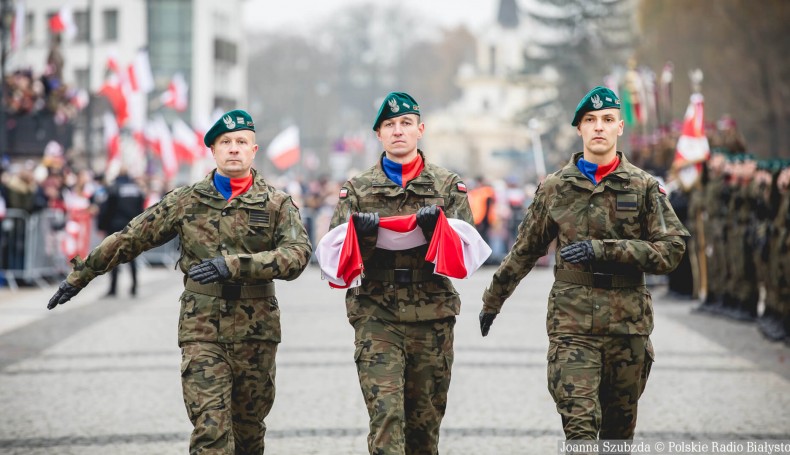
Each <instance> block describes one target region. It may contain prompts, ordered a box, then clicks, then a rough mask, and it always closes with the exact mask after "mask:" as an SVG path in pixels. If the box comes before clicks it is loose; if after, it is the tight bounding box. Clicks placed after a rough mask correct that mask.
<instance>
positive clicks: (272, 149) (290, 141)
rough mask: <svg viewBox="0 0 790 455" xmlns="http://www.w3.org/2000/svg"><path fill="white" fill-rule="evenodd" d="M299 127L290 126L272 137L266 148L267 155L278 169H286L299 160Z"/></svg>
mask: <svg viewBox="0 0 790 455" xmlns="http://www.w3.org/2000/svg"><path fill="white" fill-rule="evenodd" d="M300 154H301V151H300V148H299V128H298V127H296V126H289V127H288V128H286V129H284V130H282V131H281V132H280V134H278V135H277V136H275V137H274V139H272V142H271V143H270V144H269V147H268V148H267V149H266V156H268V157H269V159H270V160H272V163H273V164H274V166H275V167H276V168H277V169H280V170H284V169H288V168H289V167H291V166H293V165H294V164H296V163H298V162H299V156H300Z"/></svg>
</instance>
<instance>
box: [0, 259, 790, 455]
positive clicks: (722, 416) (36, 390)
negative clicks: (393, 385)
mask: <svg viewBox="0 0 790 455" xmlns="http://www.w3.org/2000/svg"><path fill="white" fill-rule="evenodd" d="M493 272H494V269H493V268H484V269H482V270H480V271H479V272H478V273H477V274H476V275H475V276H473V277H472V278H471V279H469V280H466V281H463V282H457V287H458V288H459V291H460V292H461V294H462V297H463V299H464V302H465V303H464V305H465V306H464V310H463V312H462V314H461V316H460V317H459V318H458V323H457V326H456V360H455V365H454V368H453V381H452V386H451V388H450V397H449V405H448V409H447V415H446V417H445V420H444V423H443V426H442V439H441V443H440V449H441V453H442V454H449V455H462V454H474V455H478V454H483V455H485V454H492V455H494V454H496V455H499V454H544V455H545V454H551V453H557V444H558V441H559V440H560V439H561V438H562V433H561V425H560V419H559V417H558V415H557V413H556V411H555V410H554V404H553V402H552V400H551V397H550V396H549V393H548V391H547V389H546V378H545V376H546V360H545V358H546V350H547V347H548V341H547V337H546V333H545V327H544V321H545V311H546V296H547V295H548V290H549V288H550V286H551V280H552V278H551V274H550V271H549V270H548V269H536V270H535V271H533V273H531V274H530V275H529V276H528V277H527V278H526V279H525V280H524V281H523V282H522V283H521V286H519V288H518V289H517V291H516V293H515V294H514V296H513V297H512V298H511V299H510V300H509V301H508V303H507V304H506V305H505V308H504V312H503V313H502V314H501V315H500V317H499V318H498V319H497V320H496V323H495V324H494V326H493V328H492V331H491V334H490V335H489V336H488V337H487V338H485V339H483V338H481V337H480V335H479V332H478V326H477V313H478V311H479V309H480V295H481V293H482V290H483V288H484V287H485V285H486V284H487V282H488V281H489V280H490V277H491V274H492V273H493ZM127 276H128V275H127V274H126V271H125V270H122V272H121V283H120V286H119V289H125V288H126V287H128V286H126V282H125V281H124V280H125V279H127ZM141 282H142V283H143V285H142V286H141V290H140V293H139V295H138V297H137V298H136V299H130V298H128V297H126V296H124V295H123V294H121V296H119V297H118V298H115V299H104V298H102V295H103V293H104V292H105V291H106V289H107V287H108V286H107V283H108V281H107V278H106V277H100V278H99V279H97V280H96V281H95V282H94V283H92V284H91V286H90V287H89V288H88V289H86V290H85V291H83V292H82V293H81V294H80V295H79V296H77V298H76V299H75V300H74V301H72V302H69V303H68V304H67V305H66V306H64V307H63V308H59V309H57V310H55V311H47V310H46V309H45V305H46V302H47V300H48V298H49V296H50V295H51V293H52V292H53V291H54V287H53V288H52V289H41V290H39V289H22V290H20V291H19V292H16V293H11V292H10V291H8V290H6V289H0V409H1V411H0V453H2V454H25V455H27V454H80V455H82V454H87V455H93V454H96V455H98V454H119V455H127V454H129V455H131V454H183V453H186V452H187V443H188V438H189V432H190V430H191V427H190V424H189V421H188V419H187V417H186V412H185V410H184V405H183V402H182V400H181V388H180V379H179V364H180V354H179V350H178V347H177V343H176V322H177V319H178V304H177V299H178V295H179V293H180V292H181V287H180V285H179V283H180V274H179V273H177V272H175V271H172V270H167V269H162V268H156V269H146V270H144V271H143V272H142V278H141ZM277 286H278V294H279V296H280V302H281V307H282V315H283V316H282V318H283V320H282V326H283V342H282V344H281V345H280V350H279V354H278V361H277V400H276V402H275V405H274V409H273V410H272V413H271V414H270V416H269V418H268V419H267V424H268V426H269V432H268V435H267V453H270V454H274V455H280V454H282V455H307V454H332V455H334V454H364V453H366V452H365V435H366V433H367V413H366V411H365V407H364V403H363V401H362V396H361V394H360V392H359V386H358V384H357V378H356V371H355V368H354V364H353V360H352V357H353V330H352V328H351V326H350V325H348V323H347V321H346V318H345V311H344V304H343V292H342V291H336V290H330V289H329V288H328V286H327V285H326V283H325V282H322V281H321V280H320V273H319V271H318V270H317V268H315V267H312V266H311V267H310V268H308V270H307V271H306V272H305V273H304V275H303V276H302V277H300V278H299V279H298V280H297V281H295V282H291V283H279V282H278V284H277ZM654 295H655V301H654V305H655V310H656V319H657V322H656V326H657V327H656V330H655V333H654V335H653V342H654V345H655V347H656V351H657V363H656V364H655V366H654V368H653V372H652V375H651V378H650V382H649V383H648V387H647V390H646V392H645V394H644V396H643V398H642V400H641V401H640V404H641V407H640V414H639V424H638V427H637V438H638V439H639V438H641V439H668V438H676V439H680V438H687V439H751V438H755V439H785V440H787V439H790V348H788V347H787V346H786V345H784V344H771V343H768V342H766V341H764V340H763V339H762V338H761V337H760V335H759V334H758V332H757V330H756V328H755V326H754V325H753V324H742V323H735V322H730V321H727V320H723V319H718V318H714V317H708V316H703V315H697V314H693V313H691V312H690V308H691V307H692V303H691V302H688V301H686V302H681V301H673V300H667V299H662V297H661V296H662V295H663V290H662V289H660V288H658V289H655V290H654Z"/></svg>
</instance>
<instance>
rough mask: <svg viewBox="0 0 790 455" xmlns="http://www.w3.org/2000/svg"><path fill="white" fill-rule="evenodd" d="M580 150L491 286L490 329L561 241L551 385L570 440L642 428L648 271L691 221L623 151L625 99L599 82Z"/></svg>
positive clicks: (584, 105)
mask: <svg viewBox="0 0 790 455" xmlns="http://www.w3.org/2000/svg"><path fill="white" fill-rule="evenodd" d="M571 124H572V125H573V126H575V127H576V129H577V133H578V135H579V136H581V138H582V142H583V151H582V152H579V153H576V154H574V155H573V157H571V159H570V161H569V162H568V164H566V165H565V167H563V168H562V169H561V170H559V171H558V172H555V173H554V174H551V175H549V176H548V177H547V178H546V180H545V181H544V182H543V183H542V184H541V186H540V188H539V189H538V190H537V193H536V194H535V199H534V201H533V203H532V204H531V205H530V206H529V209H528V211H527V215H526V218H525V219H524V221H523V222H522V223H521V225H520V227H519V235H518V238H517V240H516V243H515V245H514V246H513V248H512V250H511V252H510V253H509V254H508V255H507V256H506V257H505V259H504V260H503V262H502V264H501V265H500V266H499V268H498V270H497V271H496V272H495V274H494V276H493V278H492V280H491V283H490V285H489V286H488V288H487V289H486V290H485V292H484V294H483V310H482V311H481V313H480V330H481V333H482V335H483V336H486V335H487V334H488V332H489V330H490V328H491V325H492V323H493V322H494V318H495V317H496V316H497V314H498V313H499V312H500V310H501V308H502V305H503V304H504V302H505V300H506V299H507V298H508V297H509V296H510V295H511V294H512V293H513V291H514V289H515V288H516V286H517V285H518V283H519V282H520V281H521V279H522V278H524V276H526V274H527V273H529V271H530V270H531V269H532V267H533V266H534V265H535V262H536V261H537V260H538V258H540V257H541V256H543V255H545V254H546V253H547V251H548V247H549V244H550V243H551V242H552V240H555V239H556V240H557V242H558V243H557V254H556V263H557V265H556V267H555V281H554V284H553V286H552V290H551V294H550V295H549V301H548V315H547V319H546V329H547V331H548V335H549V351H548V387H549V391H550V393H551V395H552V397H553V398H554V401H555V403H556V405H557V411H558V412H559V414H560V416H561V417H562V425H563V429H564V431H565V437H566V438H567V439H568V440H589V439H598V438H600V439H610V440H611V439H616V440H629V439H633V436H634V429H635V427H636V418H637V401H638V399H639V397H640V396H641V394H642V391H643V390H644V388H645V384H646V382H647V378H648V375H649V373H650V368H651V365H652V362H653V347H652V345H651V342H650V338H649V336H650V333H651V332H652V330H653V308H652V303H651V296H650V292H649V291H648V289H647V287H645V280H644V273H651V274H665V273H667V272H669V271H671V270H673V269H674V268H675V267H676V266H677V265H678V263H679V261H680V259H681V257H682V256H683V253H684V250H685V243H684V241H683V237H685V236H688V231H687V230H686V228H685V227H684V226H683V225H682V224H681V223H680V221H679V220H678V218H677V216H676V215H675V212H674V211H673V210H672V207H671V205H670V204H669V202H668V200H667V196H666V192H665V190H664V188H663V187H662V186H661V185H660V184H659V182H658V181H657V180H656V179H655V178H654V177H653V176H651V175H650V174H648V173H647V172H645V171H643V170H641V169H639V168H637V167H636V166H634V165H632V164H631V163H630V162H629V161H628V160H627V159H626V157H625V156H624V155H623V153H621V152H619V151H617V138H618V136H621V135H622V134H623V128H624V122H623V119H622V117H621V113H620V100H619V99H618V98H617V96H616V95H615V94H614V92H612V91H611V90H610V89H608V88H604V87H596V88H594V89H592V90H591V91H590V92H589V93H587V95H585V96H584V98H582V100H581V102H579V104H578V106H577V107H576V112H575V115H574V118H573V121H572V123H571Z"/></svg>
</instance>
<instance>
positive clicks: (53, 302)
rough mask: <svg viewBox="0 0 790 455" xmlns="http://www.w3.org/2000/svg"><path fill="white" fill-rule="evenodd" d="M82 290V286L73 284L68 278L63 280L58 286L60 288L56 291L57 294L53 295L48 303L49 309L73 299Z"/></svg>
mask: <svg viewBox="0 0 790 455" xmlns="http://www.w3.org/2000/svg"><path fill="white" fill-rule="evenodd" d="M81 290H82V288H78V287H77V286H72V285H70V284H69V283H68V282H67V281H66V280H63V281H62V282H61V283H60V286H58V290H57V291H55V295H53V296H52V298H51V299H49V303H48V304H47V309H48V310H51V309H53V308H55V307H56V306H58V305H62V304H64V303H66V302H68V301H69V300H71V298H72V297H74V296H75V295H77V294H79V292H80V291H81Z"/></svg>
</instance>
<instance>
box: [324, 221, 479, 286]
mask: <svg viewBox="0 0 790 455" xmlns="http://www.w3.org/2000/svg"><path fill="white" fill-rule="evenodd" d="M426 243H428V242H426V240H425V236H424V235H423V233H422V229H420V228H419V226H417V215H406V216H392V217H385V218H381V219H380V220H379V230H378V238H377V241H376V247H377V248H382V249H385V250H394V251H399V250H407V249H411V248H415V247H418V246H420V245H425V244H426ZM315 253H316V258H317V259H318V264H319V266H320V267H321V273H322V275H323V277H324V278H326V279H327V281H329V285H330V286H331V287H334V288H343V289H344V288H349V287H356V286H359V285H360V284H361V275H362V272H363V269H364V266H363V264H362V254H361V253H360V251H359V243H358V241H357V234H356V230H355V228H354V223H353V222H348V223H343V224H341V225H339V226H337V227H335V228H334V229H332V230H331V231H329V232H328V233H327V234H326V235H325V236H324V237H323V238H322V239H321V241H320V242H318V246H317V247H316V250H315ZM490 254H491V248H490V247H489V246H488V245H487V244H486V242H485V241H484V240H483V238H482V237H481V236H480V233H478V232H477V230H476V229H475V227H474V226H472V225H471V224H469V223H467V222H465V221H463V220H458V219H454V218H449V219H448V218H447V217H446V216H445V215H444V212H440V213H439V219H438V220H437V222H436V229H435V230H434V234H433V237H431V242H430V243H429V244H428V251H427V253H426V255H425V260H426V261H427V262H431V263H433V264H434V273H435V274H437V275H442V276H447V277H451V278H468V277H470V276H471V275H472V274H473V273H474V272H475V271H476V270H477V269H478V268H480V266H481V265H483V263H484V262H485V260H486V259H487V258H488V256H489V255H490Z"/></svg>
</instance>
